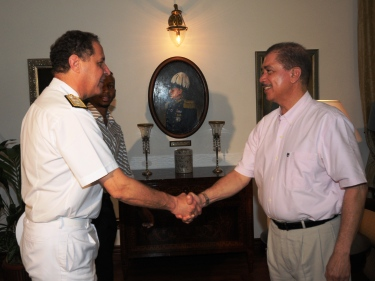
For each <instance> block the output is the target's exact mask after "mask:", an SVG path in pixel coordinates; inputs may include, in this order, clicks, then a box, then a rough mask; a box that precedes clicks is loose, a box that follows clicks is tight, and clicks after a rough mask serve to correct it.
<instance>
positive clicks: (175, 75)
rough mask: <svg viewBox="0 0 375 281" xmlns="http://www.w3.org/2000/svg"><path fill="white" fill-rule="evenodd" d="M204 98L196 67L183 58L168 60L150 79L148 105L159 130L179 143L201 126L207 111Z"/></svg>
mask: <svg viewBox="0 0 375 281" xmlns="http://www.w3.org/2000/svg"><path fill="white" fill-rule="evenodd" d="M179 89H181V91H179ZM173 91H176V92H173ZM172 92H173V93H178V94H176V95H174V94H171V93H172ZM180 93H181V94H180ZM181 95H182V96H181ZM208 95H209V94H208V87H207V82H206V79H205V77H204V75H203V73H202V71H201V70H200V69H199V67H198V66H197V65H196V64H195V63H194V62H192V61H191V60H189V59H187V58H184V57H171V58H169V59H166V60H164V61H163V62H162V63H161V64H160V65H159V66H158V67H157V68H156V69H155V71H154V73H153V75H152V77H151V80H150V85H149V88H148V105H149V108H150V112H151V115H152V118H153V120H154V121H155V123H156V125H157V126H158V127H159V129H160V130H161V131H162V132H164V133H165V134H166V135H168V136H170V137H173V138H177V139H181V138H186V137H189V136H191V135H193V134H194V133H195V132H197V131H198V129H199V128H200V127H201V126H202V124H203V122H204V120H205V118H206V115H207V111H208V103H209V97H208ZM176 96H177V97H176Z"/></svg>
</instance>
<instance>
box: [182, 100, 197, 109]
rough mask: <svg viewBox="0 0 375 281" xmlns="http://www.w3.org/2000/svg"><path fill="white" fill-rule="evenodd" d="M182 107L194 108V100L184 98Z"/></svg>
mask: <svg viewBox="0 0 375 281" xmlns="http://www.w3.org/2000/svg"><path fill="white" fill-rule="evenodd" d="M184 108H190V109H193V108H195V101H193V100H185V101H184Z"/></svg>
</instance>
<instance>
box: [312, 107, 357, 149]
mask: <svg viewBox="0 0 375 281" xmlns="http://www.w3.org/2000/svg"><path fill="white" fill-rule="evenodd" d="M318 101H320V102H324V103H326V104H328V105H331V106H333V107H336V108H337V109H339V110H340V111H341V112H342V113H344V115H345V116H346V117H347V118H348V119H349V120H350V117H349V114H348V112H347V111H346V110H345V108H344V106H343V105H342V103H341V102H340V101H339V100H318ZM350 121H351V120H350ZM354 133H355V138H356V140H357V142H361V141H362V138H361V135H360V134H359V132H358V131H357V129H356V128H354Z"/></svg>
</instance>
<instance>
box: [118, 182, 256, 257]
mask: <svg viewBox="0 0 375 281" xmlns="http://www.w3.org/2000/svg"><path fill="white" fill-rule="evenodd" d="M217 179H218V178H215V177H214V178H200V179H196V178H190V179H178V180H177V179H171V180H155V181H145V183H146V184H147V185H149V186H151V187H152V188H155V189H158V190H161V191H164V192H167V193H169V194H172V195H178V194H180V193H182V192H185V193H188V192H190V191H192V192H194V193H200V192H202V191H203V190H205V189H206V188H208V187H210V186H211V185H212V184H213V183H214V182H215V181H216V180H217ZM250 210H252V190H251V186H247V187H246V188H245V189H243V190H242V191H241V192H240V193H238V194H236V195H235V196H233V197H231V198H227V199H225V200H222V201H218V202H215V203H213V204H211V205H210V206H208V207H206V208H204V209H203V212H202V215H200V216H199V217H197V218H196V219H195V220H194V221H193V222H192V223H190V224H185V223H183V222H181V221H180V220H178V219H176V218H175V216H174V215H173V214H171V213H170V212H167V211H164V210H148V211H149V212H150V213H151V214H152V216H153V218H154V226H153V227H151V228H145V227H142V223H143V222H145V215H144V213H145V210H144V209H143V208H139V207H134V206H129V205H126V204H123V203H120V229H121V232H120V237H121V249H122V252H123V254H125V257H127V258H135V257H151V256H171V255H189V254H205V253H220V252H222V253H223V252H241V251H242V252H244V251H249V249H250V246H251V245H252V237H253V235H252V233H253V230H252V212H251V211H250ZM148 211H147V212H148ZM249 211H250V215H251V218H249Z"/></svg>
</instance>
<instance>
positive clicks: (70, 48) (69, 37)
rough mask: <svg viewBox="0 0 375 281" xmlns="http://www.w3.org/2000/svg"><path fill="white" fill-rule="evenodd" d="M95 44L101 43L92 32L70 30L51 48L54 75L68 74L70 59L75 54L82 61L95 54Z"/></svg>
mask: <svg viewBox="0 0 375 281" xmlns="http://www.w3.org/2000/svg"><path fill="white" fill-rule="evenodd" d="M93 42H98V43H100V42H99V37H98V36H97V35H95V34H93V33H90V32H83V31H80V30H70V31H67V32H66V33H65V34H63V35H62V36H61V37H59V38H58V39H57V40H56V41H55V43H53V44H52V46H51V51H50V59H51V64H52V73H54V74H55V73H66V72H68V70H69V69H70V66H69V57H70V56H71V55H73V54H75V55H77V56H78V57H80V58H81V59H86V58H87V57H89V56H91V55H93V54H94V47H93Z"/></svg>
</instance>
